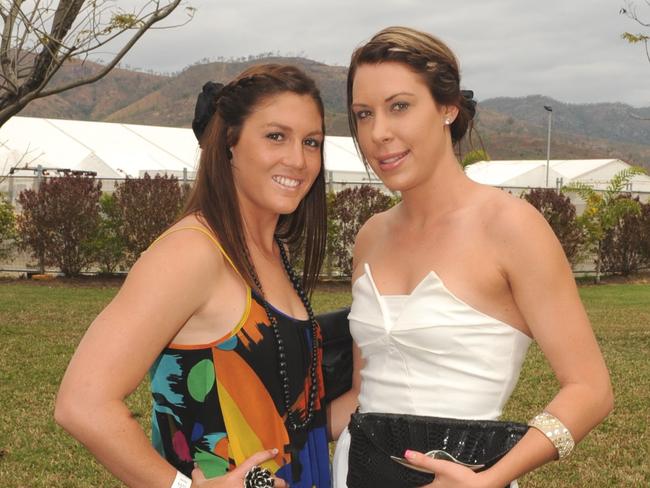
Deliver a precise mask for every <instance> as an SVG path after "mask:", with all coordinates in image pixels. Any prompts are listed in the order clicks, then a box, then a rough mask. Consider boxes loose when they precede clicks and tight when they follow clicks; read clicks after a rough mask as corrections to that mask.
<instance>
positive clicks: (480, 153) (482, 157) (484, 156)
mask: <svg viewBox="0 0 650 488" xmlns="http://www.w3.org/2000/svg"><path fill="white" fill-rule="evenodd" d="M489 160H490V155H489V154H488V153H487V151H486V150H485V149H474V150H473V151H470V152H468V153H467V154H466V155H465V157H464V158H463V160H462V161H461V162H460V164H461V166H462V167H463V168H467V167H468V166H469V165H470V164H474V163H478V162H479V161H489Z"/></svg>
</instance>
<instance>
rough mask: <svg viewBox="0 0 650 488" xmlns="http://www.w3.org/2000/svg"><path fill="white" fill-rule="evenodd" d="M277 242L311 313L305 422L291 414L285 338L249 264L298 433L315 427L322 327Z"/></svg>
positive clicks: (291, 424) (291, 426)
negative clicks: (310, 425) (308, 427)
mask: <svg viewBox="0 0 650 488" xmlns="http://www.w3.org/2000/svg"><path fill="white" fill-rule="evenodd" d="M275 242H276V243H277V245H278V247H279V248H280V257H281V258H282V265H283V267H284V270H285V272H286V273H287V276H288V277H289V280H290V281H291V284H292V285H293V288H294V290H296V293H297V294H298V296H299V297H300V301H302V304H303V306H304V307H305V310H306V311H307V316H308V317H309V324H310V326H311V342H312V345H311V364H310V365H309V374H310V376H311V388H310V390H309V401H308V403H307V412H306V414H305V416H304V418H303V419H300V415H299V413H298V412H296V411H293V410H291V391H290V390H289V373H288V371H287V356H286V352H285V348H284V341H283V340H282V337H280V328H279V326H278V321H277V319H276V318H275V315H273V314H272V313H271V310H270V309H269V305H268V303H267V301H266V299H265V298H264V290H263V289H262V284H261V283H260V280H259V278H258V276H257V273H256V272H255V269H254V268H253V266H252V260H251V259H250V256H249V261H250V264H249V267H250V269H249V272H250V274H251V276H252V278H253V282H254V283H255V286H257V289H258V290H259V292H260V294H261V295H262V297H261V298H262V304H263V305H264V310H265V311H266V316H267V317H268V319H269V323H270V324H271V329H272V330H273V335H274V336H275V342H276V344H277V349H278V365H279V371H278V373H279V375H280V381H281V382H282V393H283V397H284V398H283V399H284V407H285V410H286V412H287V427H288V428H289V429H290V430H294V431H296V430H300V429H304V428H305V427H307V426H308V425H309V424H310V423H311V420H312V418H313V417H314V403H315V401H316V395H317V394H318V376H317V374H316V372H317V370H316V368H317V364H318V325H317V323H316V319H315V318H314V311H313V310H312V308H311V304H310V303H309V299H308V298H307V294H306V293H305V290H303V288H302V286H301V284H300V282H299V281H298V278H297V277H296V275H295V274H294V271H293V268H292V267H291V264H289V259H288V257H287V253H286V251H285V249H284V245H283V244H282V242H281V241H280V239H279V238H278V237H277V236H275Z"/></svg>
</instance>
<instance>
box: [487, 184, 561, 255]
mask: <svg viewBox="0 0 650 488" xmlns="http://www.w3.org/2000/svg"><path fill="white" fill-rule="evenodd" d="M481 212H482V213H483V215H484V216H485V221H486V222H489V226H488V228H489V232H490V235H491V236H492V237H494V238H496V239H498V240H499V241H500V242H513V243H514V242H519V241H520V240H524V241H530V240H534V239H536V238H540V237H541V238H546V239H548V238H554V237H555V236H554V234H553V231H552V230H551V228H550V227H549V225H548V223H547V222H546V220H545V219H544V216H543V215H542V214H541V213H540V212H539V211H538V210H537V209H536V208H535V207H533V206H532V205H531V204H530V203H528V202H527V201H526V200H524V199H523V198H519V197H516V196H514V195H512V194H510V193H507V192H505V191H503V190H499V189H497V188H488V189H485V190H483V195H482V197H481Z"/></svg>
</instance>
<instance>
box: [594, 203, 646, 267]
mask: <svg viewBox="0 0 650 488" xmlns="http://www.w3.org/2000/svg"><path fill="white" fill-rule="evenodd" d="M620 198H629V197H625V196H621V197H620ZM636 200H637V201H638V198H637V199H636ZM649 209H650V204H644V205H641V212H639V213H633V212H630V213H627V214H625V215H623V216H622V217H621V218H620V219H619V221H618V223H617V224H616V225H614V227H612V228H611V229H609V230H608V231H607V232H605V237H604V238H603V242H602V260H603V270H604V271H606V272H609V273H621V274H622V275H624V276H628V275H629V274H632V273H635V272H636V271H638V270H639V268H641V266H642V265H643V264H644V263H645V262H646V259H647V258H646V253H645V249H644V247H646V248H647V246H648V244H647V238H648V235H647V226H648V225H649V224H648V223H647V222H645V226H644V225H643V224H644V218H645V219H646V220H647V219H648V217H649V216H650V210H649ZM644 227H646V228H644Z"/></svg>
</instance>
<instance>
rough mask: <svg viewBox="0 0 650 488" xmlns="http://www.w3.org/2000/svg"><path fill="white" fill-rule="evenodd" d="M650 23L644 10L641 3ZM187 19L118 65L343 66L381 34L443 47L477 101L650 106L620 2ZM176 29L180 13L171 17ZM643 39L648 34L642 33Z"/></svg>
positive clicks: (266, 9) (352, 6)
mask: <svg viewBox="0 0 650 488" xmlns="http://www.w3.org/2000/svg"><path fill="white" fill-rule="evenodd" d="M639 3H640V6H639V12H640V13H641V12H643V13H644V14H646V18H647V19H648V20H649V21H650V7H647V6H645V3H644V2H643V1H641V2H639ZM189 4H190V5H192V6H194V7H196V9H197V12H196V15H195V18H194V19H193V20H192V21H191V22H190V23H189V24H188V25H185V26H183V27H180V28H178V29H171V30H159V31H155V32H149V33H147V34H145V37H144V38H143V39H141V40H140V41H139V43H138V44H137V45H136V46H135V47H134V48H133V50H132V52H131V53H130V54H129V55H128V57H127V58H126V59H125V61H124V62H125V63H128V64H130V65H131V66H133V67H139V68H142V69H154V70H156V71H163V72H171V71H177V70H179V69H182V68H183V67H185V66H188V65H190V64H192V63H193V62H195V61H198V60H201V59H202V58H211V59H215V58H217V57H218V56H224V57H226V58H227V57H231V56H233V57H238V56H247V55H249V54H259V53H262V52H268V51H272V52H276V51H279V52H280V53H281V54H287V55H292V54H293V55H296V54H301V55H303V56H305V57H308V58H311V59H314V60H316V61H321V62H324V63H328V64H337V65H340V66H347V64H348V61H349V57H350V54H351V52H352V49H353V48H354V47H355V46H356V45H358V44H359V43H361V42H363V41H364V40H367V39H368V38H369V37H370V36H371V35H372V34H373V33H375V32H376V31H378V30H379V29H381V28H383V27H386V26H389V25H406V26H411V27H415V28H418V29H422V30H425V31H427V32H430V33H433V34H435V35H437V36H438V37H440V38H442V39H443V40H444V41H445V42H447V43H448V44H449V45H450V47H451V48H452V49H453V50H454V51H455V52H456V54H457V56H458V58H459V59H460V62H461V70H462V76H463V81H462V85H463V87H465V88H470V89H473V90H474V91H475V94H476V97H477V98H478V99H479V100H480V99H486V98H491V97H497V96H525V95H532V94H542V95H548V96H551V97H553V98H555V99H558V100H561V101H564V102H575V103H586V102H625V103H628V104H631V105H634V106H637V107H639V106H650V63H649V62H648V60H647V59H646V57H645V51H644V50H643V47H642V46H641V45H634V46H633V45H629V44H627V43H626V42H625V41H623V40H622V39H621V33H622V32H624V31H626V30H627V31H631V32H639V31H640V27H639V26H638V25H637V24H635V23H634V22H633V21H632V20H630V19H628V18H627V17H625V16H622V15H619V13H618V12H619V9H620V8H621V6H623V4H624V0H393V1H387V0H347V1H344V0H327V1H318V2H310V1H306V0H302V1H300V0H271V1H269V0H190V2H189ZM173 15H174V19H168V20H167V21H166V23H167V24H170V23H173V22H175V21H179V20H180V19H182V18H183V16H184V12H183V11H182V10H181V9H179V10H178V11H177V12H175V13H174V14H173ZM646 33H647V32H646Z"/></svg>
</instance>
